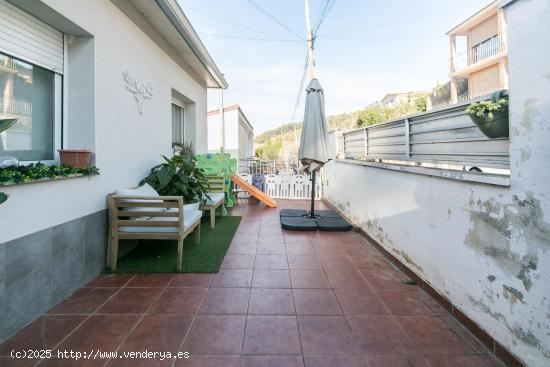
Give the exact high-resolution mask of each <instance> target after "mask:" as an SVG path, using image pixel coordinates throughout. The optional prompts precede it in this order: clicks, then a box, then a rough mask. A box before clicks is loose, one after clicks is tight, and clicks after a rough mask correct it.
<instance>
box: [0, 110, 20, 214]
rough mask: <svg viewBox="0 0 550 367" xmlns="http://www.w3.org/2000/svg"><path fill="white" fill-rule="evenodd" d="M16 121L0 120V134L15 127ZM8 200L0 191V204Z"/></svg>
mask: <svg viewBox="0 0 550 367" xmlns="http://www.w3.org/2000/svg"><path fill="white" fill-rule="evenodd" d="M16 122H17V119H0V133H2V132H4V131H6V130H8V129H9V128H10V127H12V126H13V125H15V123H16ZM6 200H8V195H7V194H6V193H3V192H1V191H0V204H2V203H3V202H4V201H6Z"/></svg>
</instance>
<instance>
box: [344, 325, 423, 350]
mask: <svg viewBox="0 0 550 367" xmlns="http://www.w3.org/2000/svg"><path fill="white" fill-rule="evenodd" d="M348 321H349V323H350V325H351V328H352V330H353V336H354V338H355V340H356V341H357V344H358V345H359V347H360V348H361V350H362V351H363V353H365V354H400V355H410V354H418V351H417V350H416V348H415V347H414V345H413V344H412V343H411V341H410V340H409V339H408V338H407V336H406V335H405V334H404V333H403V331H402V330H401V328H400V327H399V324H398V323H397V322H396V321H395V320H394V319H393V318H391V317H383V316H351V317H348Z"/></svg>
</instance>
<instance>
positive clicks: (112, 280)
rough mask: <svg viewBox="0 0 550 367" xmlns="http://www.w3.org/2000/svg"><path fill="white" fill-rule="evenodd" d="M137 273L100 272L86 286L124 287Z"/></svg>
mask: <svg viewBox="0 0 550 367" xmlns="http://www.w3.org/2000/svg"><path fill="white" fill-rule="evenodd" d="M134 275H135V274H100V275H98V276H97V277H95V278H94V279H92V280H91V281H90V282H88V284H86V285H85V287H115V288H116V287H122V286H123V285H124V284H126V283H128V281H129V280H130V279H132V278H133V277H134Z"/></svg>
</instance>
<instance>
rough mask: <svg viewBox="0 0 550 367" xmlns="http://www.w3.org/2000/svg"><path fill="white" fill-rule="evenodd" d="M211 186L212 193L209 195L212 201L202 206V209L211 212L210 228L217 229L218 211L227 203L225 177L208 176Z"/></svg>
mask: <svg viewBox="0 0 550 367" xmlns="http://www.w3.org/2000/svg"><path fill="white" fill-rule="evenodd" d="M207 179H208V183H209V184H210V192H208V193H207V195H208V196H209V197H210V200H207V201H206V203H204V204H201V205H200V209H201V210H204V211H210V227H211V228H214V227H216V210H217V209H218V208H219V207H220V206H222V205H223V204H224V203H225V177H223V176H207Z"/></svg>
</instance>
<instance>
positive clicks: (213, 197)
mask: <svg viewBox="0 0 550 367" xmlns="http://www.w3.org/2000/svg"><path fill="white" fill-rule="evenodd" d="M207 195H208V196H210V200H208V199H207V200H206V205H217V204H219V203H220V202H221V201H224V200H225V194H224V193H223V192H208V193H207Z"/></svg>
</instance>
